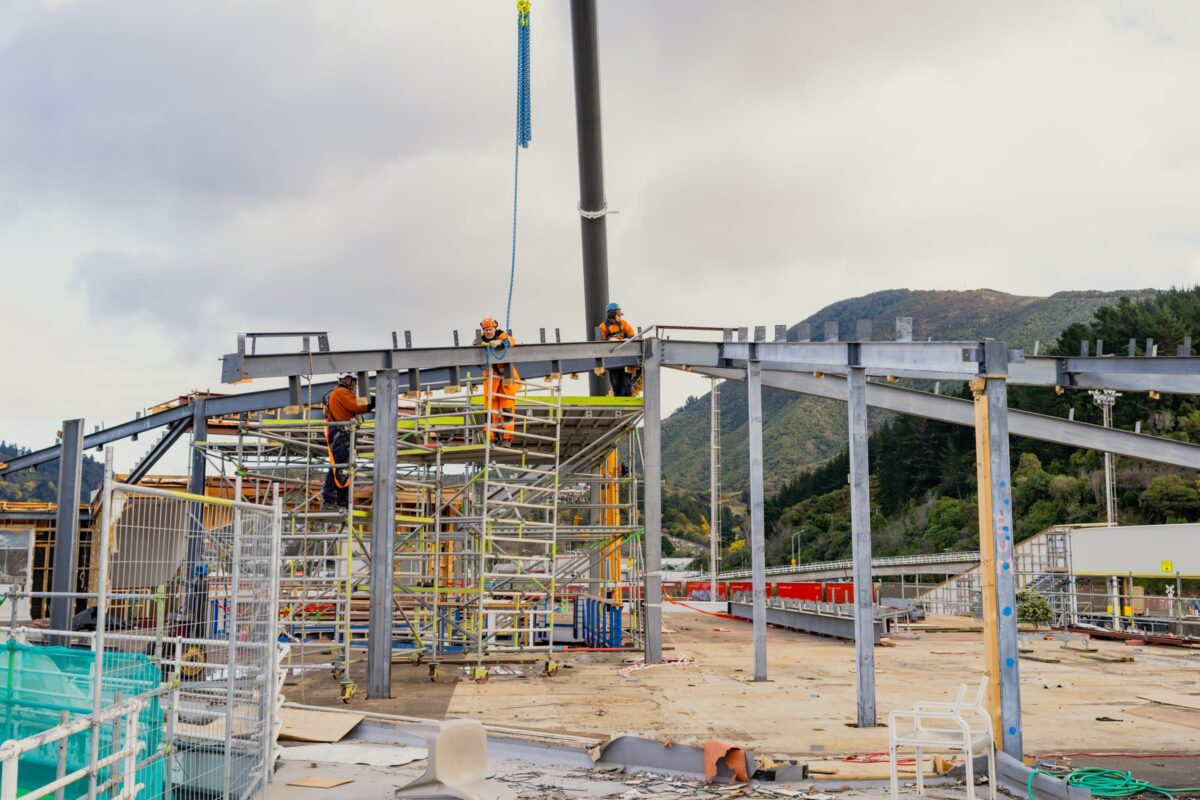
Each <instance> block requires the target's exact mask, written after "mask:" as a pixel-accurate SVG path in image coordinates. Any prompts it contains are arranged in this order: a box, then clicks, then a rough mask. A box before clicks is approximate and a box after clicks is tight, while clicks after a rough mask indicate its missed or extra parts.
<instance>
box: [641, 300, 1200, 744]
mask: <svg viewBox="0 0 1200 800" xmlns="http://www.w3.org/2000/svg"><path fill="white" fill-rule="evenodd" d="M897 323H898V324H897V334H898V337H897V338H898V340H897V341H889V342H875V341H870V340H869V337H870V326H869V324H867V325H861V324H860V326H859V331H858V333H859V336H858V337H856V338H857V339H858V340H857V341H849V342H839V341H837V329H836V323H835V324H834V325H833V326H832V329H831V330H827V331H826V334H827V335H826V339H827V340H826V341H824V342H811V341H807V335H804V336H803V339H805V340H804V341H787V332H786V328H785V327H784V326H775V339H774V341H770V342H768V341H767V340H766V328H765V326H759V327H756V328H755V329H754V333H753V336H752V337H751V335H750V333H749V329H746V328H742V329H737V330H736V339H735V330H734V329H726V330H725V331H724V333H723V341H721V342H696V341H677V340H672V339H665V338H662V339H660V338H657V337H651V338H647V339H646V340H645V342H644V348H645V349H644V357H645V360H644V370H645V375H646V378H645V388H646V434H645V438H646V448H647V452H646V460H645V464H646V475H645V480H646V487H647V493H646V506H647V507H646V542H647V546H648V547H650V546H651V543H656V542H657V541H658V536H659V535H660V534H661V514H660V513H656V508H655V506H658V505H660V504H661V494H660V493H657V492H654V493H652V492H651V487H653V486H657V485H658V483H659V482H660V481H661V476H662V465H661V453H660V452H658V450H659V448H660V447H661V444H660V443H661V433H660V427H661V422H660V415H659V414H658V413H657V411H658V408H659V400H658V397H657V396H656V395H657V393H658V392H659V391H660V389H659V387H660V385H661V382H660V378H659V376H658V374H657V373H659V372H660V371H661V369H662V368H664V367H666V368H672V369H680V370H685V371H689V372H696V373H699V374H703V375H707V376H709V377H714V378H725V379H732V380H741V381H745V382H746V385H747V396H748V409H747V419H748V421H749V426H750V431H749V437H748V438H749V447H750V454H749V456H750V458H749V463H750V497H751V507H750V519H751V526H750V527H751V532H750V552H751V576H752V589H753V591H752V607H753V618H754V638H755V642H754V645H755V646H754V654H755V659H754V660H755V664H754V675H755V679H756V680H764V679H765V678H766V674H767V664H766V635H765V626H766V621H767V619H766V608H765V590H766V586H765V584H766V575H765V569H764V567H763V559H762V557H761V552H762V551H763V548H764V547H765V531H764V530H763V521H762V477H763V476H762V462H763V457H762V450H761V448H762V413H761V403H762V401H761V391H762V386H763V384H764V383H768V381H767V379H766V378H765V377H764V374H766V375H768V376H769V377H770V382H769V383H768V385H771V386H775V387H778V388H784V389H788V390H791V391H797V392H801V393H809V394H815V395H818V396H825V397H835V398H837V399H842V400H845V401H846V402H847V406H848V424H847V428H848V432H849V442H850V487H851V527H852V544H853V562H854V563H853V572H854V584H855V598H856V603H855V624H856V631H857V635H856V637H855V654H856V660H857V662H858V666H857V670H856V674H857V683H858V687H857V697H858V724H859V725H860V726H872V725H874V724H875V676H874V655H873V651H872V647H871V639H872V637H871V631H870V626H871V625H872V624H873V612H872V607H871V552H870V541H871V540H870V504H869V497H868V492H869V488H868V486H869V483H868V474H869V472H868V464H867V458H868V456H867V448H866V442H867V425H866V408H867V406H868V405H876V406H883V407H892V408H893V410H897V411H902V412H905V413H916V414H919V415H922V416H930V417H933V418H939V419H945V420H946V421H949V422H955V423H958V424H969V425H973V426H974V427H975V428H976V448H977V452H978V469H979V485H980V531H981V536H980V551H981V565H980V570H979V574H980V575H981V576H982V577H983V591H982V596H983V602H984V623H985V647H986V651H987V652H986V663H987V664H988V672H989V673H990V675H991V676H992V678H993V680H992V682H991V683H992V685H993V686H994V687H995V689H994V692H993V694H992V697H991V705H992V708H993V710H994V711H996V712H999V713H996V714H995V715H994V716H995V724H996V727H997V728H998V730H997V731H996V734H997V737H996V738H997V740H999V741H1002V742H1003V749H1004V750H1005V752H1007V753H1009V754H1010V755H1012V756H1014V757H1016V758H1020V757H1021V755H1022V753H1023V747H1022V729H1021V705H1020V702H1021V701H1020V676H1019V666H1018V653H1017V615H1016V583H1015V573H1016V569H1015V565H1014V538H1013V530H1014V529H1013V520H1012V516H1011V509H1012V487H1011V475H1010V463H1009V442H1008V440H1009V433H1010V428H1009V425H1010V417H1011V418H1015V419H1016V420H1019V422H1018V425H1019V426H1020V429H1019V430H1017V431H1015V432H1019V433H1022V434H1025V435H1034V436H1037V438H1044V439H1048V440H1051V441H1064V440H1065V441H1064V443H1066V444H1073V445H1075V446H1091V447H1097V449H1101V450H1107V451H1111V452H1123V453H1125V454H1127V455H1132V456H1136V457H1141V458H1147V459H1151V460H1157V461H1165V462H1167V463H1174V464H1182V465H1184V466H1192V467H1200V447H1196V446H1194V445H1184V446H1182V447H1178V448H1176V447H1172V446H1171V445H1169V444H1166V442H1167V440H1162V439H1157V438H1154V437H1146V436H1141V435H1138V434H1128V433H1125V432H1122V431H1114V430H1112V429H1109V428H1101V427H1098V426H1082V425H1081V424H1080V423H1074V422H1073V421H1063V420H1054V419H1053V418H1049V417H1043V416H1040V415H1033V414H1022V413H1020V412H1010V411H1009V409H1008V399H1007V387H1008V384H1009V383H1016V384H1022V385H1034V386H1050V387H1078V388H1087V389H1115V390H1125V391H1150V390H1155V391H1167V392H1177V393H1179V392H1182V393H1191V394H1200V358H1192V357H1179V358H1155V357H1151V358H1138V357H1130V358H1120V359H1114V358H1087V357H1081V358H1026V357H1025V354H1024V353H1023V352H1021V351H1019V350H1010V349H1009V348H1008V347H1007V345H1005V344H1004V343H1003V342H999V341H996V340H991V339H988V340H984V341H971V342H912V341H911V330H912V329H911V320H903V321H902V320H897ZM906 323H907V324H906ZM803 327H807V326H803ZM827 327H830V326H827ZM801 333H804V331H803V330H802V331H801ZM831 376H836V377H831ZM871 377H874V378H884V379H886V380H887V381H888V382H893V381H896V380H899V379H905V378H906V379H918V380H934V381H943V380H959V381H964V382H969V383H970V386H971V389H972V394H973V397H974V400H973V401H960V400H954V399H951V398H943V397H940V396H937V395H930V394H928V393H923V392H914V391H912V390H904V389H898V388H896V387H891V386H887V385H879V384H872V383H869V382H868V378H871ZM652 409H653V413H652ZM1015 427H1017V426H1014V428H1015ZM1172 444H1181V443H1172ZM653 558H654V556H653V555H652V554H651V553H649V552H648V553H647V565H648V569H647V573H646V583H647V586H646V597H647V603H648V606H647V611H648V613H649V611H650V608H649V602H650V600H651V598H655V597H658V596H661V585H656V584H660V581H661V578H660V576H659V575H658V574H657V570H653V571H652V570H650V569H649V565H650V564H651V563H652V560H653ZM652 622H654V620H651V619H648V620H647V646H646V658H647V661H651V660H659V659H661V647H660V646H658V647H656V646H655V644H656V643H655V642H653V638H654V637H655V636H657V635H660V626H659V625H651V623H652Z"/></svg>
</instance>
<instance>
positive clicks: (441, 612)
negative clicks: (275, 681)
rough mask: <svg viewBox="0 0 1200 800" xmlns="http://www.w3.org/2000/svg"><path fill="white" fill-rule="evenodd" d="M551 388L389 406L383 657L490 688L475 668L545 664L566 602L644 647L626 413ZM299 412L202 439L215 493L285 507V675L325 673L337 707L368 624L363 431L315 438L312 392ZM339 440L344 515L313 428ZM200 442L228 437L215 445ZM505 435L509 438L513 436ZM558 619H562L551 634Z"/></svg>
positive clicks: (563, 634)
mask: <svg viewBox="0 0 1200 800" xmlns="http://www.w3.org/2000/svg"><path fill="white" fill-rule="evenodd" d="M562 384H563V380H562V377H561V376H551V377H550V378H547V379H544V380H521V381H519V382H518V388H517V392H516V395H515V397H514V398H513V402H512V408H511V409H508V408H500V409H497V408H493V407H492V395H491V393H490V392H488V391H486V387H485V386H484V385H483V382H482V381H481V380H479V379H478V378H476V379H467V380H463V381H462V382H461V383H460V384H459V385H457V386H452V387H447V388H446V389H444V390H442V391H440V392H436V393H435V392H433V391H430V390H424V391H414V392H409V393H406V394H404V395H403V397H402V398H401V401H400V408H399V413H398V419H397V429H398V430H397V435H398V445H397V452H396V464H397V468H396V474H395V477H394V480H395V483H396V503H395V507H394V508H393V509H391V513H392V514H393V516H394V519H395V526H396V527H395V530H396V536H395V545H394V547H395V551H394V553H393V564H394V567H393V573H392V574H393V592H392V610H393V614H392V621H393V624H392V645H393V650H394V651H396V652H397V654H398V655H401V656H404V657H407V658H408V659H410V660H412V661H421V660H425V659H428V660H429V661H430V664H431V676H432V677H434V678H435V679H436V677H437V674H438V670H439V664H440V663H442V662H446V661H452V662H457V663H461V664H463V665H468V664H469V665H470V666H471V667H472V668H473V669H474V670H477V671H478V670H482V671H483V672H476V673H475V674H476V675H480V674H486V666H485V661H488V660H492V659H495V658H499V657H502V656H503V655H504V654H510V653H525V654H529V653H533V654H540V655H539V658H541V657H544V659H545V663H546V666H547V668H548V669H550V670H553V669H554V668H555V666H556V665H555V663H554V657H553V653H554V651H555V650H556V649H558V648H560V646H561V642H560V640H562V639H564V638H565V639H566V640H567V641H568V643H569V640H570V637H571V630H570V629H571V626H570V622H569V621H570V620H571V619H572V614H573V611H574V609H573V607H572V606H573V605H574V604H576V603H577V601H578V599H579V598H585V597H586V598H593V599H596V600H598V601H600V602H603V603H607V604H610V605H612V606H614V607H616V608H624V609H626V611H627V612H628V613H627V616H626V618H625V622H624V624H625V627H627V628H631V630H629V631H628V635H627V636H626V637H625V638H624V641H625V642H627V643H631V644H633V643H636V642H639V641H641V640H642V635H641V632H640V631H638V630H636V629H635V628H636V626H637V625H638V624H640V620H641V619H642V614H641V613H640V612H641V609H640V608H639V607H638V606H637V603H640V600H641V599H640V593H638V592H635V591H632V588H633V584H634V583H635V582H636V580H638V579H639V578H640V572H639V571H638V564H639V563H640V562H639V560H638V554H637V550H638V549H639V547H640V541H641V537H640V530H641V529H640V527H639V526H640V520H639V519H638V516H637V513H636V511H635V508H636V503H637V500H638V482H637V477H636V476H637V465H638V459H639V456H640V453H639V450H638V441H637V439H636V428H637V424H638V422H639V421H640V419H641V415H642V407H641V401H640V399H637V398H612V397H599V398H594V397H573V396H564V393H563V385H562ZM301 397H302V399H304V400H305V402H304V403H302V404H301V405H298V406H290V407H287V408H284V409H280V410H278V411H275V412H266V413H260V414H254V415H250V414H246V415H241V416H239V417H235V418H229V419H223V420H212V421H210V424H209V436H208V440H207V441H203V442H198V443H197V446H198V447H200V448H201V449H202V450H203V451H204V453H205V456H206V458H208V460H209V463H210V464H211V465H212V467H213V472H215V473H217V474H220V475H221V476H222V477H221V478H219V479H218V482H219V483H223V484H224V485H226V486H229V487H231V486H232V484H233V482H234V480H235V478H236V479H240V481H241V489H240V491H241V492H242V497H243V499H246V500H250V501H254V500H255V499H260V498H263V497H270V496H273V494H274V493H275V492H276V491H278V492H279V494H280V497H281V498H282V505H283V516H284V519H283V531H282V542H281V553H282V565H281V582H280V609H279V618H280V625H281V634H282V636H283V637H284V638H286V639H287V640H288V641H289V642H290V643H291V644H292V645H293V646H292V648H291V653H292V656H291V662H290V664H289V666H290V667H291V668H293V669H294V670H295V671H297V672H301V673H302V672H309V671H314V670H317V669H322V668H328V669H329V670H330V671H331V674H332V675H333V676H334V677H335V678H336V679H337V680H339V681H340V682H341V685H342V689H343V698H344V699H346V700H347V701H348V700H349V699H350V698H351V697H353V695H354V694H355V692H356V691H357V685H356V682H355V680H354V679H353V676H352V668H353V667H354V665H356V664H358V663H360V662H361V661H362V660H363V658H364V650H363V648H365V645H366V638H367V629H368V622H369V611H370V586H369V584H370V574H371V562H372V558H373V554H372V552H371V537H370V529H371V521H372V516H373V515H374V514H375V513H377V511H378V510H377V509H375V508H374V507H373V504H372V497H373V491H372V488H371V487H372V484H373V483H375V482H376V476H375V474H374V469H375V466H374V464H375V459H374V455H375V453H374V450H375V442H376V436H375V420H374V419H370V418H368V419H366V420H362V421H359V422H351V423H328V422H326V421H325V419H324V412H323V408H322V401H323V400H324V398H322V397H314V396H313V393H312V390H311V384H310V388H309V389H308V392H307V393H305V392H304V390H303V388H302V390H301ZM331 424H332V425H336V424H343V425H345V426H346V427H348V428H349V434H350V457H349V459H348V461H347V463H345V464H342V465H338V466H339V467H342V468H344V470H345V474H347V475H348V476H349V487H348V495H349V502H348V504H347V507H345V508H333V509H330V508H325V507H322V506H321V505H320V500H319V498H320V489H321V485H322V482H323V481H324V480H325V476H326V472H327V470H328V469H329V466H330V459H331V457H332V453H331V451H330V449H329V447H328V446H327V441H326V429H327V426H329V425H331ZM214 434H225V435H224V436H218V435H214ZM509 437H511V439H510V438H509ZM563 620H566V622H564V621H563Z"/></svg>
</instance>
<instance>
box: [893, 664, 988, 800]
mask: <svg viewBox="0 0 1200 800" xmlns="http://www.w3.org/2000/svg"><path fill="white" fill-rule="evenodd" d="M987 685H988V679H987V676H986V675H985V676H984V677H983V678H982V679H981V680H980V681H979V690H978V692H977V693H976V695H975V702H974V703H966V702H965V698H966V695H967V685H966V684H965V683H964V684H960V685H959V687H958V695H957V696H956V697H955V699H954V702H952V703H946V702H920V703H917V704H916V705H914V706H913V708H912V710H904V711H893V712H891V713H890V714H888V756H889V758H890V764H889V766H890V769H891V773H892V775H891V778H892V800H898V798H899V797H900V778H899V774H898V769H899V768H898V767H897V764H896V750H897V748H899V747H912V748H914V749H915V750H916V762H917V766H916V772H917V794H922V795H923V794H925V776H924V771H923V769H922V767H921V756H922V751H923V750H924V748H925V747H926V746H930V747H939V748H945V749H951V750H962V751H963V756H964V759H965V760H966V771H967V774H966V778H967V800H975V765H974V763H973V762H974V757H975V756H976V755H978V754H979V753H977V751H978V749H979V747H980V746H981V745H982V746H983V750H984V751H985V752H986V753H987V759H988V789H989V791H990V793H991V800H996V749H995V746H994V742H993V739H992V717H991V714H989V713H988V711H987V709H986V708H985V707H984V703H985V701H986V699H987ZM967 714H970V715H971V716H973V717H975V718H976V719H977V720H978V721H981V722H982V723H983V728H982V729H977V728H973V727H972V726H971V723H970V722H969V721H968V720H967V719H966V716H965V715H967ZM898 720H911V721H912V727H911V728H906V729H905V730H904V731H903V732H901V731H900V730H899V728H898V727H897V724H896V723H897V721H898ZM928 721H941V722H942V723H953V724H954V727H951V726H950V725H945V724H943V725H942V726H939V727H925V726H924V725H923V724H922V723H923V722H928Z"/></svg>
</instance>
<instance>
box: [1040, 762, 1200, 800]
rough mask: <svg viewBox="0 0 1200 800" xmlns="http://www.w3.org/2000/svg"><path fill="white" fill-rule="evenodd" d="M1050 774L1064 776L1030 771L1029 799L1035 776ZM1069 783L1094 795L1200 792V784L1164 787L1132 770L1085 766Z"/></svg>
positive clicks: (1073, 773) (1165, 794)
mask: <svg viewBox="0 0 1200 800" xmlns="http://www.w3.org/2000/svg"><path fill="white" fill-rule="evenodd" d="M1034 775H1049V776H1051V777H1054V778H1059V777H1062V776H1061V775H1058V774H1056V773H1053V772H1047V771H1046V770H1044V769H1035V770H1034V771H1033V772H1031V773H1029V781H1028V783H1027V784H1026V786H1025V788H1026V790H1027V791H1028V792H1029V800H1034V796H1033V776H1034ZM1067 785H1068V786H1078V787H1080V788H1081V789H1088V790H1089V791H1091V793H1092V796H1093V797H1132V796H1133V795H1135V794H1139V793H1141V792H1155V793H1157V794H1161V795H1162V796H1163V797H1174V796H1175V795H1177V794H1180V793H1182V792H1200V786H1185V787H1183V788H1182V789H1164V788H1163V787H1161V786H1155V785H1154V784H1152V783H1147V782H1146V781H1139V780H1138V779H1137V778H1135V777H1133V773H1132V772H1121V771H1119V770H1115V769H1099V768H1096V767H1085V768H1084V769H1077V770H1073V771H1071V772H1070V773H1068V774H1067Z"/></svg>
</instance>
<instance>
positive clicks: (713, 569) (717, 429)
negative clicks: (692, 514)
mask: <svg viewBox="0 0 1200 800" xmlns="http://www.w3.org/2000/svg"><path fill="white" fill-rule="evenodd" d="M709 394H710V396H711V399H712V429H711V431H710V432H709V437H710V440H709V460H708V478H709V484H708V584H709V585H708V599H709V600H710V601H712V602H716V601H717V600H718V599H719V598H718V593H717V556H718V555H719V554H720V552H721V384H719V383H718V382H717V380H716V379H715V378H714V379H713V382H712V391H711V392H710V393H709Z"/></svg>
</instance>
